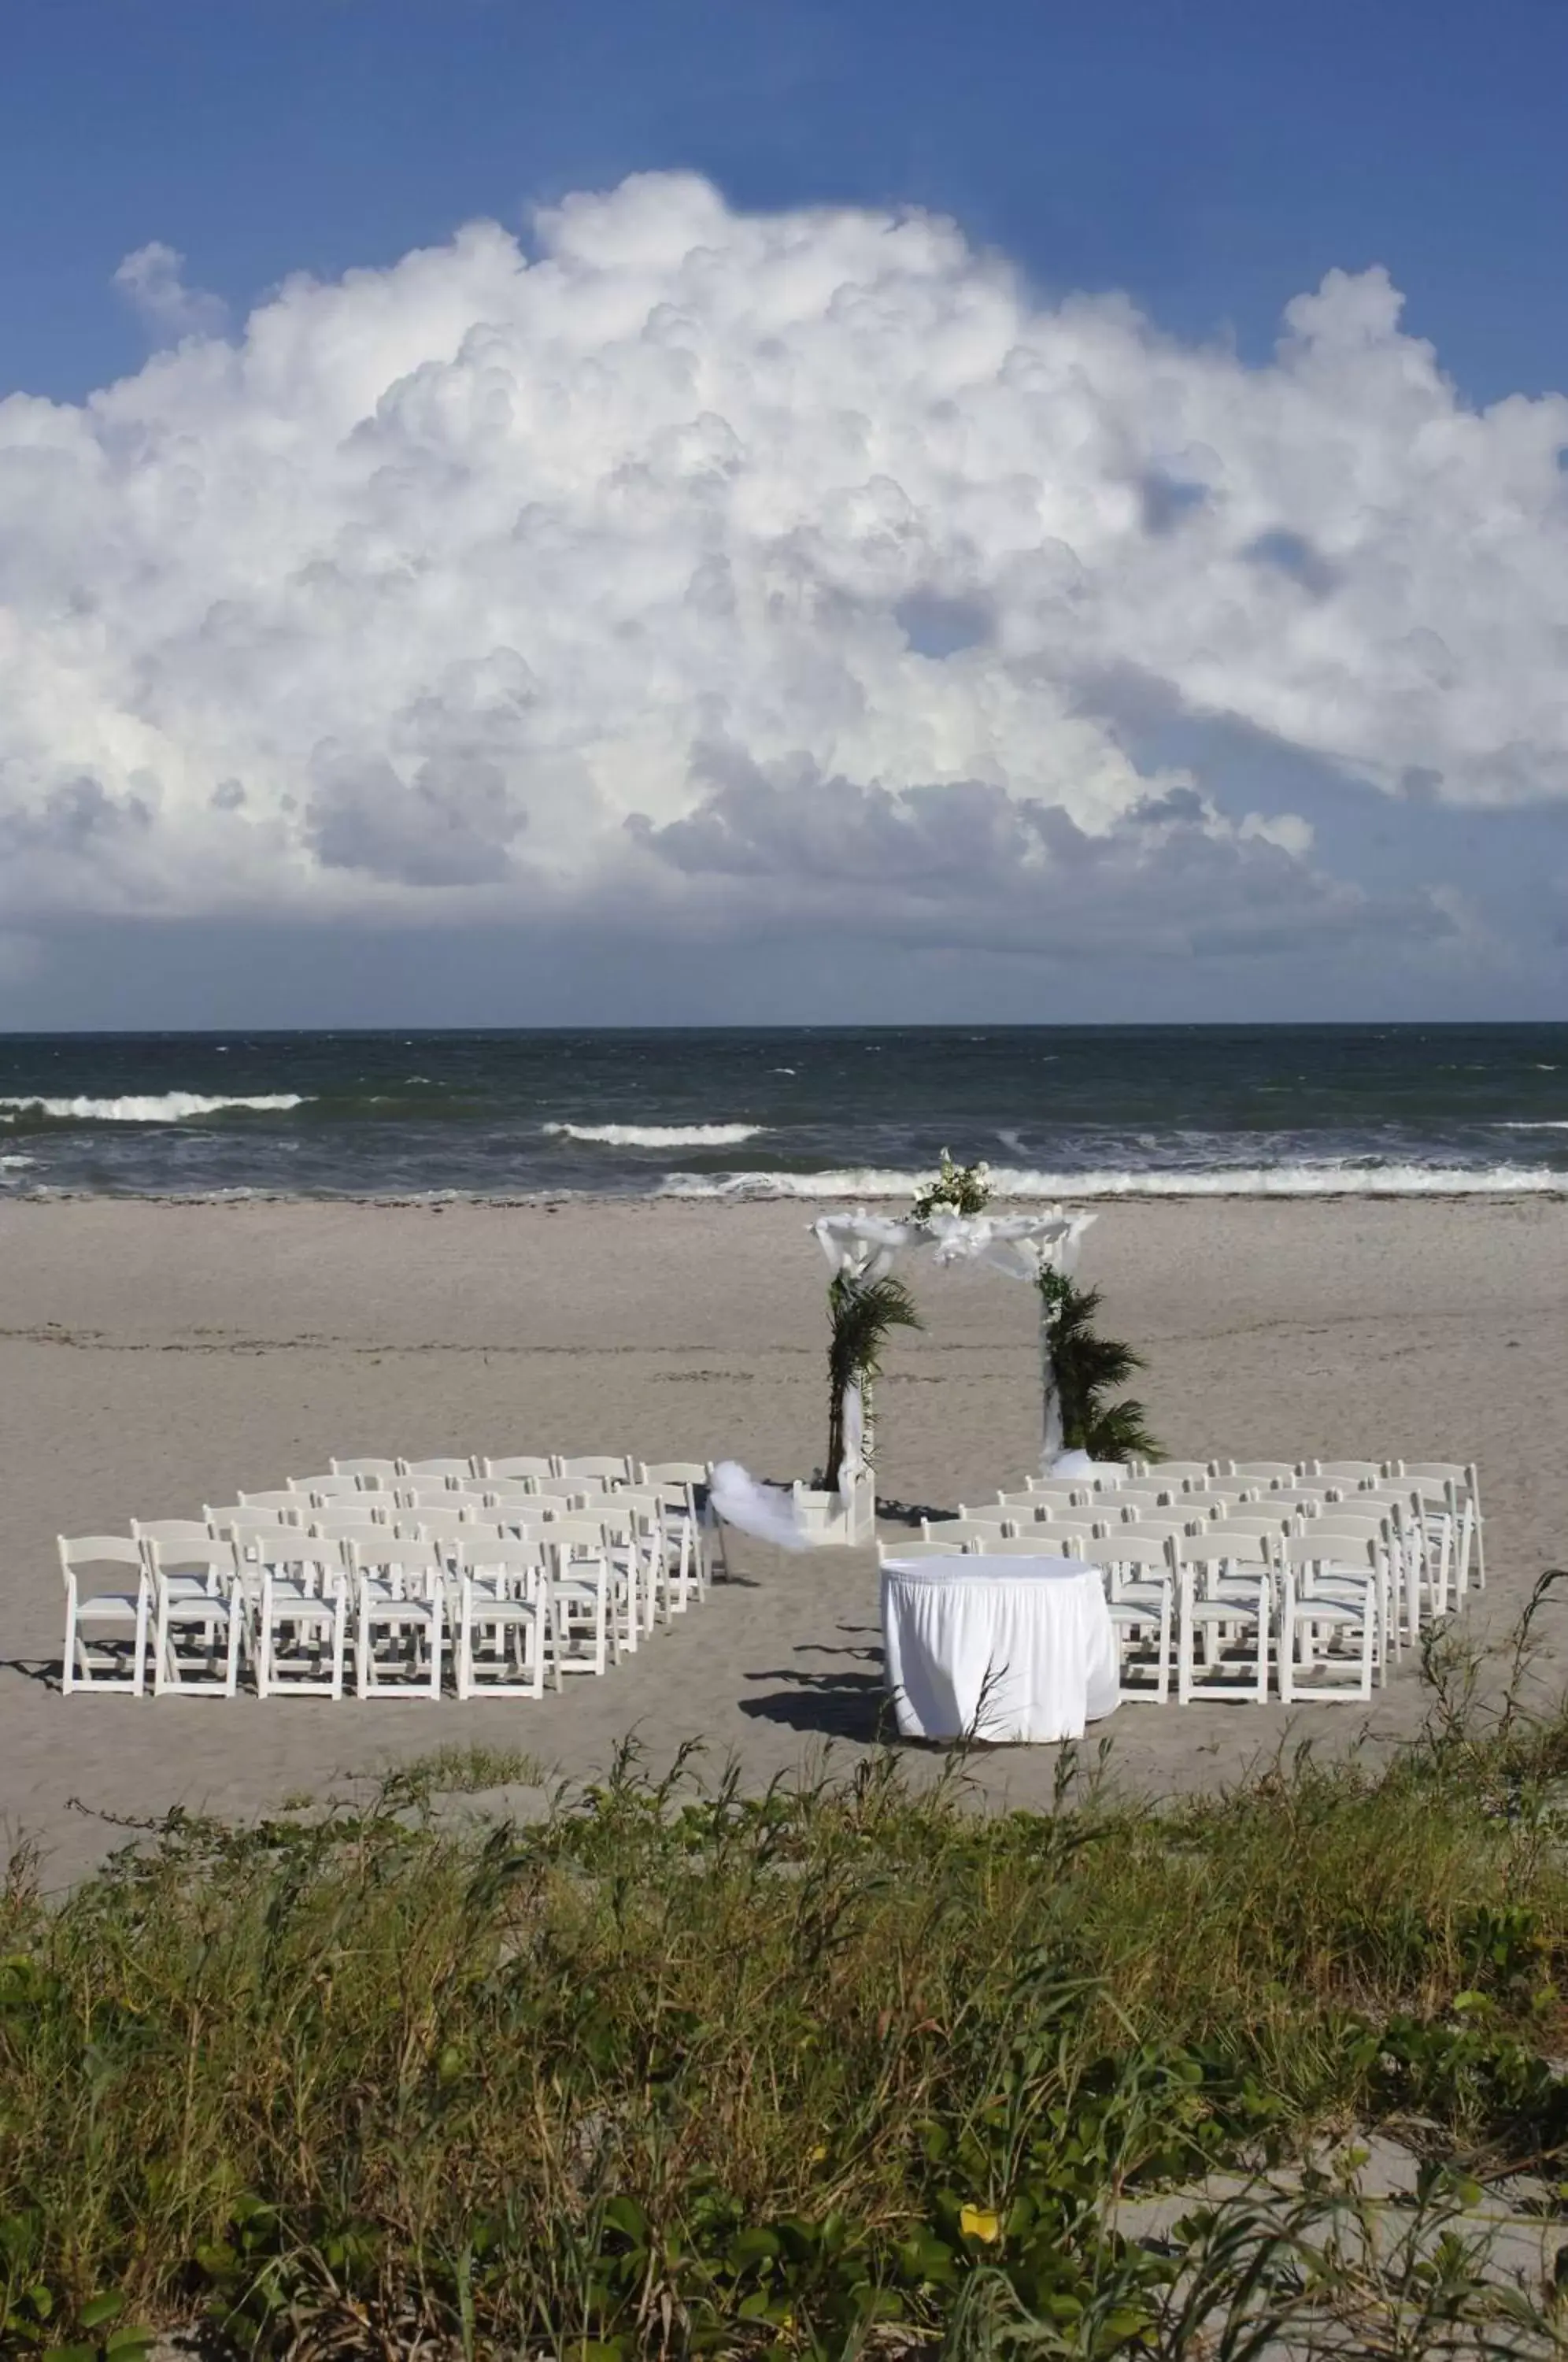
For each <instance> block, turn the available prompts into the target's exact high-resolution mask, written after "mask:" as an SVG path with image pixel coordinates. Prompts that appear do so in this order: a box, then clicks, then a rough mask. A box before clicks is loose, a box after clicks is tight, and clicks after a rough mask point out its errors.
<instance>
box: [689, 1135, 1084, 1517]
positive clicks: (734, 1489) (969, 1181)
mask: <svg viewBox="0 0 1568 2362" xmlns="http://www.w3.org/2000/svg"><path fill="white" fill-rule="evenodd" d="M966 1195H969V1196H971V1198H972V1200H973V1199H977V1200H978V1201H979V1202H978V1203H977V1204H976V1203H973V1202H971V1204H970V1205H969V1206H966V1205H965V1204H964V1203H963V1202H962V1199H963V1198H964V1197H965V1196H966ZM987 1196H988V1180H987V1176H986V1175H985V1168H984V1167H983V1166H977V1167H974V1168H971V1169H969V1170H968V1171H964V1170H961V1169H959V1168H955V1166H954V1165H953V1164H952V1163H951V1160H950V1159H949V1158H948V1157H947V1156H946V1154H945V1153H944V1157H943V1170H942V1174H941V1176H940V1177H939V1179H938V1181H937V1183H936V1184H935V1185H934V1186H933V1187H932V1188H931V1189H929V1190H928V1191H927V1192H926V1193H925V1194H924V1195H923V1197H922V1198H919V1199H917V1201H916V1204H915V1206H914V1207H913V1208H912V1209H911V1211H910V1212H909V1213H907V1214H901V1215H889V1214H876V1213H870V1212H868V1211H867V1209H866V1208H864V1207H857V1208H856V1209H855V1210H854V1211H853V1212H846V1213H833V1214H823V1215H821V1216H820V1217H819V1218H818V1220H816V1221H814V1222H813V1223H812V1225H811V1229H812V1235H813V1237H814V1238H815V1239H816V1242H817V1244H818V1245H819V1246H820V1247H821V1249H822V1251H823V1254H824V1256H825V1257H826V1258H827V1261H828V1263H829V1264H830V1266H831V1267H832V1271H833V1275H834V1282H835V1283H838V1282H844V1283H847V1284H848V1286H850V1287H852V1288H860V1287H866V1286H870V1285H872V1284H873V1283H874V1282H876V1281H877V1280H879V1279H884V1278H886V1277H887V1276H888V1275H889V1274H890V1273H891V1272H892V1269H893V1266H894V1264H895V1263H896V1262H897V1261H898V1259H899V1257H900V1255H904V1254H910V1253H929V1255H930V1257H931V1259H932V1261H933V1263H935V1264H939V1265H952V1264H983V1265H985V1266H987V1267H988V1269H990V1270H992V1271H999V1272H1000V1273H1002V1274H1003V1275H1004V1276H1005V1277H1007V1278H1009V1279H1021V1280H1027V1281H1028V1282H1029V1284H1030V1285H1031V1286H1033V1287H1034V1288H1035V1289H1036V1290H1037V1291H1038V1294H1039V1297H1040V1385H1041V1465H1042V1468H1043V1469H1044V1470H1049V1469H1050V1468H1051V1466H1052V1465H1053V1464H1054V1463H1055V1461H1056V1459H1057V1458H1058V1456H1059V1454H1060V1453H1061V1451H1062V1446H1063V1421H1062V1396H1061V1386H1060V1385H1059V1383H1058V1374H1057V1368H1056V1359H1055V1342H1054V1338H1055V1310H1056V1306H1057V1304H1058V1302H1059V1297H1058V1296H1057V1295H1056V1294H1055V1292H1054V1291H1053V1289H1052V1288H1051V1286H1050V1285H1049V1280H1048V1275H1050V1274H1053V1273H1054V1274H1055V1275H1056V1276H1057V1277H1058V1278H1059V1279H1061V1280H1064V1281H1066V1280H1070V1279H1071V1278H1072V1276H1073V1274H1074V1271H1075V1269H1076V1267H1077V1257H1078V1249H1079V1244H1080V1242H1081V1241H1082V1238H1083V1234H1084V1232H1085V1231H1087V1230H1088V1227H1089V1224H1090V1223H1091V1222H1092V1221H1093V1220H1094V1219H1095V1218H1094V1216H1093V1215H1092V1214H1085V1213H1072V1214H1069V1213H1066V1212H1065V1211H1064V1210H1063V1209H1062V1208H1061V1207H1060V1206H1050V1207H1043V1208H1042V1209H1040V1210H1039V1211H1038V1212H1036V1213H1032V1214H993V1213H990V1212H989V1211H988V1210H986V1209H985V1206H984V1199H985V1198H986V1197H987ZM954 1198H958V1199H959V1200H960V1202H959V1203H956V1204H955V1203H954V1202H953V1199H954ZM839 1431H840V1432H841V1434H842V1438H843V1444H842V1456H841V1458H840V1460H839V1463H838V1466H837V1468H836V1469H833V1468H829V1469H827V1470H826V1471H825V1472H824V1479H823V1483H822V1484H821V1485H814V1486H813V1485H799V1484H797V1485H791V1486H790V1487H789V1488H788V1489H786V1488H785V1487H783V1486H780V1485H764V1484H759V1483H758V1482H757V1481H756V1478H754V1477H752V1476H750V1475H748V1474H747V1473H746V1471H745V1469H744V1468H742V1467H740V1466H739V1465H738V1464H737V1463H736V1462H734V1461H725V1462H721V1463H720V1465H719V1466H718V1467H717V1468H716V1469H715V1470H714V1473H713V1486H712V1501H713V1507H714V1508H715V1509H716V1510H717V1512H718V1514H719V1516H720V1517H722V1518H725V1519H726V1520H727V1521H728V1522H729V1523H730V1524H732V1525H734V1526H738V1527H740V1528H741V1529H742V1530H743V1531H745V1532H749V1533H754V1534H757V1535H759V1536H760V1537H761V1538H762V1539H764V1540H768V1541H774V1542H778V1543H781V1544H782V1545H783V1546H784V1547H785V1548H786V1549H793V1550H807V1549H812V1548H814V1547H817V1546H819V1545H822V1544H824V1543H856V1542H867V1541H869V1540H871V1539H872V1537H873V1536H874V1535H875V1533H876V1529H877V1483H876V1474H875V1470H874V1466H873V1462H874V1458H875V1449H876V1443H875V1422H874V1416H873V1409H872V1405H871V1403H870V1401H869V1399H868V1388H867V1385H866V1384H865V1382H864V1378H863V1375H862V1374H860V1373H858V1372H856V1373H852V1374H851V1375H850V1377H849V1380H848V1382H847V1384H846V1385H845V1395H844V1403H843V1416H842V1419H841V1420H840V1422H839Z"/></svg>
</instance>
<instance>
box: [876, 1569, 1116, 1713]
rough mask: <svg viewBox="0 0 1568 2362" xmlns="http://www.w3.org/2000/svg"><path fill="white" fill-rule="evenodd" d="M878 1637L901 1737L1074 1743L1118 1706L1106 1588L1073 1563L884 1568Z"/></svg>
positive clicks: (1113, 1637)
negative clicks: (1062, 1740)
mask: <svg viewBox="0 0 1568 2362" xmlns="http://www.w3.org/2000/svg"><path fill="white" fill-rule="evenodd" d="M882 1638H883V1642H884V1645H885V1647H886V1650H887V1675H888V1687H889V1692H890V1693H891V1694H892V1698H893V1704H894V1710H895V1712H896V1714H897V1716H898V1724H899V1729H900V1732H901V1733H902V1735H903V1737H904V1738H965V1737H966V1736H972V1737H974V1738H987V1739H992V1740H997V1739H1003V1740H1007V1739H1055V1738H1082V1737H1083V1734H1084V1726H1085V1724H1086V1723H1088V1722H1096V1721H1098V1720H1099V1717H1100V1716H1102V1715H1108V1714H1111V1713H1114V1711H1115V1708H1116V1704H1117V1698H1118V1694H1119V1691H1120V1676H1119V1672H1118V1660H1117V1650H1116V1635H1115V1631H1114V1629H1113V1628H1112V1625H1111V1621H1110V1614H1109V1613H1108V1611H1107V1608H1106V1605H1105V1589H1104V1585H1103V1583H1102V1581H1101V1578H1100V1574H1099V1569H1098V1568H1096V1567H1092V1566H1085V1565H1084V1564H1083V1563H1082V1562H1080V1561H1079V1560H1077V1559H1067V1558H1001V1557H997V1558H991V1557H985V1558H973V1559H901V1560H900V1559H889V1562H888V1563H887V1565H886V1566H885V1567H884V1568H883V1570H882Z"/></svg>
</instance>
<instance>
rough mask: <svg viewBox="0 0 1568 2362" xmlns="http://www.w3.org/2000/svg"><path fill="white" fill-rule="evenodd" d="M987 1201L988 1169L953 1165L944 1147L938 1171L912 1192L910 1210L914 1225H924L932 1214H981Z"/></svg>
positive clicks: (989, 1196) (988, 1197) (989, 1190)
mask: <svg viewBox="0 0 1568 2362" xmlns="http://www.w3.org/2000/svg"><path fill="white" fill-rule="evenodd" d="M990 1202H991V1168H990V1166H989V1165H988V1164H954V1162H953V1153H952V1151H951V1149H947V1148H944V1150H943V1152H942V1165H941V1169H940V1171H939V1172H938V1173H937V1175H936V1176H935V1178H934V1179H933V1180H931V1181H928V1182H927V1183H926V1184H925V1186H924V1187H923V1188H921V1189H918V1190H917V1191H916V1192H915V1201H914V1206H913V1209H912V1210H913V1213H914V1218H915V1220H916V1221H917V1222H927V1221H929V1220H931V1217H932V1216H933V1214H983V1213H984V1212H985V1210H986V1208H987V1207H988V1205H989V1204H990Z"/></svg>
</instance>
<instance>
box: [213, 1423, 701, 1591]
mask: <svg viewBox="0 0 1568 2362" xmlns="http://www.w3.org/2000/svg"><path fill="white" fill-rule="evenodd" d="M711 1480H712V1466H711V1465H710V1464H709V1463H708V1462H703V1461H694V1460H664V1461H640V1460H634V1459H633V1458H632V1457H631V1456H630V1455H629V1454H615V1453H608V1454H605V1453H601V1454H588V1455H583V1456H580V1457H576V1458H573V1457H570V1456H569V1455H566V1454H562V1453H552V1454H548V1455H542V1454H526V1453H524V1454H519V1455H515V1456H513V1457H510V1458H504V1459H497V1460H491V1459H486V1458H484V1457H482V1456H476V1457H475V1458H473V1459H472V1460H461V1459H454V1458H450V1457H447V1458H437V1459H431V1460H413V1461H411V1460H334V1461H333V1462H331V1463H330V1465H329V1467H328V1468H327V1469H326V1470H325V1471H324V1472H322V1473H318V1474H316V1475H312V1476H291V1477H290V1478H289V1479H288V1482H287V1484H286V1485H284V1486H282V1488H279V1489H277V1490H274V1491H271V1492H265V1493H252V1494H245V1495H241V1496H240V1497H241V1499H242V1500H243V1501H244V1502H245V1503H246V1504H247V1506H248V1507H272V1506H274V1505H277V1504H280V1503H281V1504H284V1505H286V1504H287V1501H288V1497H289V1496H291V1495H297V1494H304V1495H307V1496H310V1497H311V1498H312V1499H313V1500H314V1501H316V1502H321V1501H326V1500H330V1499H334V1498H337V1499H345V1500H353V1499H357V1498H358V1497H359V1496H360V1495H361V1494H363V1493H369V1494H370V1495H372V1496H377V1497H379V1496H381V1494H383V1493H388V1492H390V1493H392V1494H394V1495H395V1496H397V1497H398V1498H399V1499H400V1500H405V1499H407V1498H408V1497H410V1496H411V1494H412V1495H414V1496H415V1497H418V1498H421V1499H422V1498H424V1497H425V1496H426V1492H427V1488H429V1487H432V1486H434V1487H436V1488H438V1489H439V1491H440V1492H441V1493H444V1494H446V1493H456V1494H458V1495H461V1496H465V1497H468V1496H472V1497H475V1498H484V1499H488V1498H489V1497H491V1496H492V1495H493V1494H496V1493H500V1492H512V1491H521V1492H523V1493H525V1494H527V1495H529V1496H539V1497H541V1498H545V1499H548V1498H551V1497H559V1498H562V1499H569V1500H572V1501H574V1502H575V1501H578V1500H580V1498H581V1497H582V1496H585V1495H586V1496H588V1498H589V1499H592V1498H594V1497H595V1496H598V1495H599V1494H601V1493H621V1492H624V1491H637V1492H646V1491H649V1490H655V1491H657V1492H658V1493H659V1494H660V1495H661V1496H662V1498H663V1500H664V1502H665V1504H666V1508H667V1512H668V1515H670V1516H671V1517H682V1516H684V1517H685V1518H689V1519H690V1526H691V1533H692V1544H691V1546H692V1548H693V1550H694V1551H695V1552H696V1554H697V1558H698V1560H699V1562H700V1564H701V1571H702V1577H703V1580H704V1582H706V1580H707V1577H708V1574H709V1572H710V1568H711V1561H712V1548H713V1544H712V1530H713V1521H712V1512H711V1510H710V1509H709V1507H708V1486H709V1484H710V1482H711Z"/></svg>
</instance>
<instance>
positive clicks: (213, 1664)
mask: <svg viewBox="0 0 1568 2362" xmlns="http://www.w3.org/2000/svg"><path fill="white" fill-rule="evenodd" d="M190 1522H191V1521H190V1520H189V1519H185V1518H160V1519H156V1520H154V1521H152V1522H150V1523H149V1524H148V1525H147V1526H145V1527H144V1528H143V1529H142V1530H141V1533H140V1534H139V1535H138V1540H139V1541H140V1544H141V1550H142V1559H143V1563H144V1564H145V1566H146V1568H147V1573H148V1579H149V1583H150V1584H151V1588H152V1610H153V1628H152V1694H153V1696H154V1697H163V1696H165V1695H168V1694H174V1693H177V1694H179V1695H180V1696H182V1697H222V1698H231V1697H234V1696H236V1695H237V1693H238V1689H239V1648H240V1642H241V1639H243V1637H244V1632H245V1622H246V1603H245V1597H244V1594H243V1592H242V1590H241V1589H240V1587H239V1585H238V1584H237V1582H236V1580H235V1562H234V1551H233V1548H232V1546H231V1545H229V1544H227V1543H225V1542H220V1541H219V1540H217V1539H216V1537H215V1535H212V1534H209V1533H208V1532H207V1531H206V1529H205V1528H204V1527H202V1528H198V1529H196V1530H197V1532H199V1533H200V1535H201V1540H200V1541H195V1540H191V1541H182V1540H179V1539H178V1538H177V1537H176V1536H175V1535H174V1533H173V1532H172V1531H171V1529H173V1528H175V1527H176V1526H182V1525H184V1526H188V1525H189V1524H190ZM160 1537H161V1539H160Z"/></svg>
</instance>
